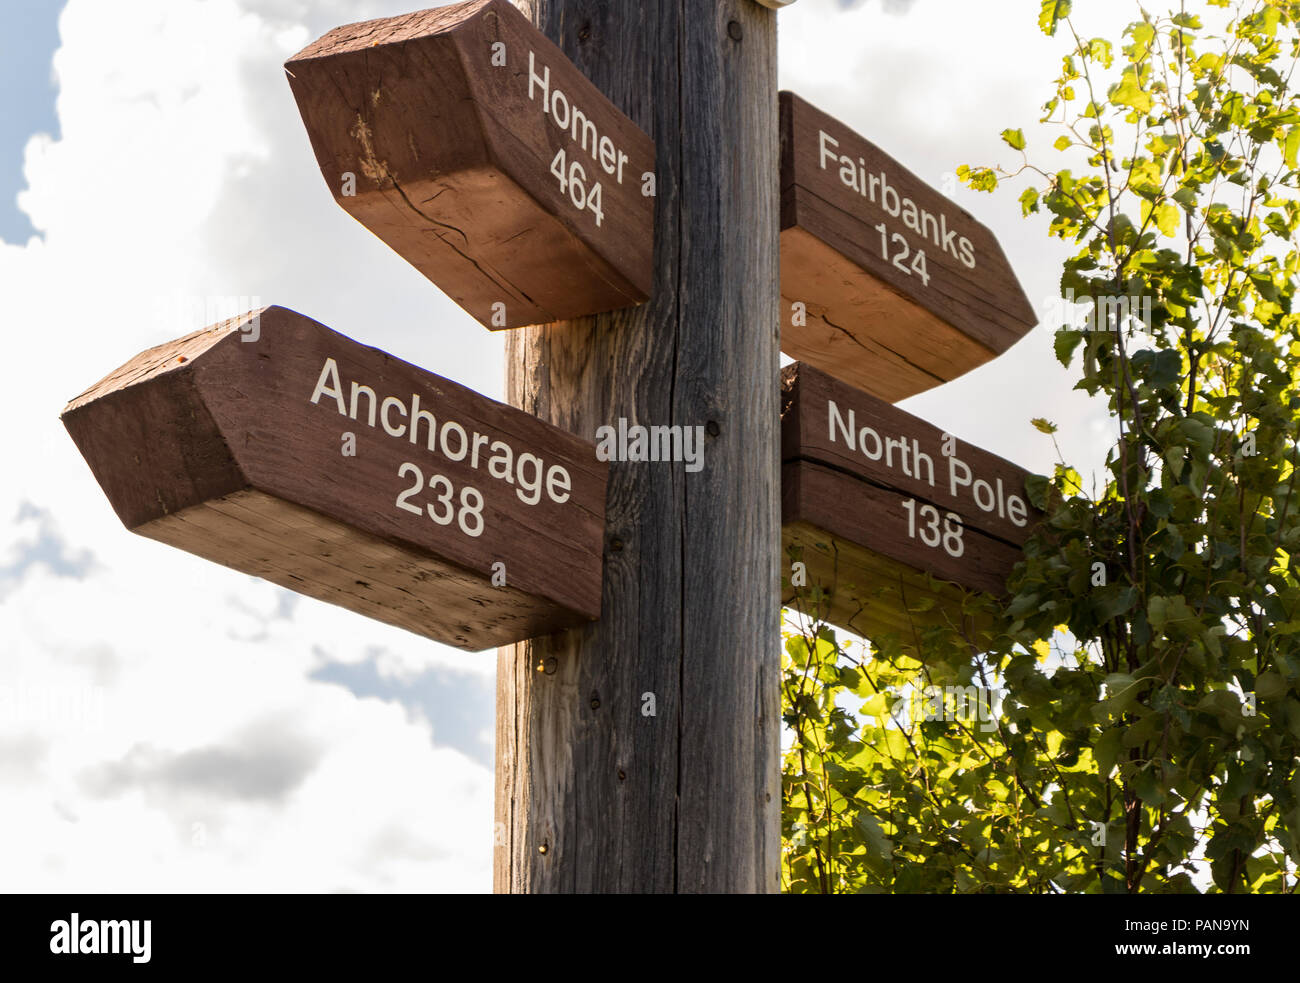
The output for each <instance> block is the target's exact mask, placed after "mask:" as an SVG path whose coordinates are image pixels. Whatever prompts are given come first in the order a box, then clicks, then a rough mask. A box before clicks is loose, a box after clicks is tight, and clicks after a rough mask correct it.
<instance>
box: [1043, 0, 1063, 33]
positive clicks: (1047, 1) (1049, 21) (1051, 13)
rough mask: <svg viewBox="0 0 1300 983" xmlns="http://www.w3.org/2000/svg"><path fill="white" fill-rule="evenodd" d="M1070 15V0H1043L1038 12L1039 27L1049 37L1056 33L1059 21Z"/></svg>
mask: <svg viewBox="0 0 1300 983" xmlns="http://www.w3.org/2000/svg"><path fill="white" fill-rule="evenodd" d="M1069 16H1070V0H1043V2H1042V7H1041V9H1040V10H1039V13H1038V28H1039V30H1041V31H1042V32H1043V33H1044V34H1046V35H1047V36H1048V37H1052V36H1053V35H1055V34H1056V25H1057V22H1058V21H1061V20H1064V19H1065V18H1066V17H1069Z"/></svg>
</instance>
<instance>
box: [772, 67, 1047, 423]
mask: <svg viewBox="0 0 1300 983" xmlns="http://www.w3.org/2000/svg"><path fill="white" fill-rule="evenodd" d="M780 111H781V296H782V307H783V320H782V327H781V350H782V351H784V352H785V353H786V354H787V355H789V356H790V357H792V358H796V359H798V360H800V361H802V362H804V363H805V364H808V365H812V366H814V367H815V368H819V369H822V370H823V371H826V372H830V373H831V374H833V375H835V376H836V377H837V378H840V379H843V380H844V381H845V382H848V383H850V384H851V385H854V386H856V387H858V388H859V389H863V390H865V391H867V392H869V393H871V394H872V395H875V396H878V397H879V398H881V399H883V400H887V401H888V402H891V403H893V402H897V401H899V400H901V399H905V398H906V397H908V396H912V395H915V394H916V393H919V392H922V391H924V390H926V389H930V388H933V387H934V386H937V385H940V384H941V383H944V382H947V381H949V380H951V379H955V378H957V377H958V376H960V375H962V374H963V373H965V372H967V371H969V370H970V369H973V368H975V367H976V366H979V365H982V364H984V363H985V362H987V361H989V360H990V359H992V358H994V357H996V356H997V355H1000V354H1002V353H1003V352H1005V351H1006V350H1007V349H1008V348H1009V347H1011V345H1013V344H1015V342H1016V341H1018V340H1019V339H1020V338H1021V337H1022V336H1024V334H1025V333H1026V332H1028V331H1029V330H1030V329H1031V328H1033V327H1034V325H1035V324H1037V317H1036V316H1035V314H1034V311H1033V308H1032V306H1031V305H1030V303H1029V300H1028V299H1027V298H1026V297H1025V293H1024V290H1023V289H1021V287H1020V283H1019V281H1018V280H1017V279H1016V276H1015V273H1014V272H1013V271H1012V269H1011V266H1010V264H1009V263H1008V262H1007V258H1006V256H1005V254H1004V253H1003V252H1002V249H1001V247H1000V246H999V245H998V243H997V240H996V239H995V238H994V237H993V234H992V233H991V232H990V231H989V230H988V229H987V228H985V227H984V226H983V225H981V224H980V223H979V222H977V221H975V219H974V218H972V217H971V215H970V214H969V213H968V212H966V211H964V210H962V209H961V208H959V207H957V206H956V205H955V204H953V202H951V201H950V200H948V199H947V198H946V197H944V196H943V195H941V194H939V192H937V191H935V190H934V189H932V188H930V187H929V186H928V185H926V184H925V183H924V182H923V181H921V180H920V179H919V178H917V177H916V175H914V174H912V173H911V172H909V171H908V170H907V169H906V168H904V167H903V166H902V165H901V164H899V163H898V162H897V161H896V160H894V159H893V158H892V157H889V156H888V155H887V154H885V153H884V152H883V151H881V150H880V149H879V148H878V147H876V146H874V145H873V144H871V143H869V142H868V141H867V140H866V139H864V138H863V137H862V136H860V135H859V134H857V133H855V132H853V131H852V130H851V129H849V128H848V127H847V126H845V125H844V124H843V123H841V122H839V121H838V120H836V119H834V118H833V117H831V116H828V115H827V114H826V113H823V112H822V111H821V110H819V109H816V108H814V107H813V106H811V105H809V104H808V103H806V102H804V101H803V100H802V99H800V98H799V97H798V96H796V95H794V94H793V93H790V92H782V93H781V94H780Z"/></svg>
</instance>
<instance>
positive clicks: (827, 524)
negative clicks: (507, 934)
mask: <svg viewBox="0 0 1300 983" xmlns="http://www.w3.org/2000/svg"><path fill="white" fill-rule="evenodd" d="M781 448H782V455H781V456H782V462H783V464H782V486H781V487H782V526H783V545H784V547H785V551H786V556H787V561H788V562H787V568H788V567H789V562H793V561H796V560H797V561H798V562H801V563H803V564H804V565H805V573H804V576H805V578H806V585H807V586H821V587H822V588H823V589H824V590H829V591H830V606H829V609H828V611H827V613H826V620H827V621H829V622H831V623H832V624H835V625H838V626H839V627H842V628H846V629H848V630H850V631H853V632H856V633H858V634H864V635H873V634H878V633H879V632H881V631H892V632H897V633H899V635H900V637H901V638H902V639H903V640H904V642H905V644H906V643H910V642H911V640H912V631H913V628H914V626H916V625H922V624H928V623H932V622H934V621H936V620H942V619H950V620H951V621H952V622H953V623H954V624H960V623H961V620H960V619H961V615H960V612H959V611H958V608H957V605H956V604H954V603H953V601H954V600H955V599H957V598H958V597H959V596H960V592H959V591H957V592H954V591H951V590H947V589H944V588H940V589H939V590H938V591H935V590H934V589H933V588H932V586H931V583H930V579H929V578H930V577H933V578H936V579H938V580H940V581H947V582H951V583H952V584H954V585H956V586H958V587H960V588H965V589H968V590H974V591H980V592H984V593H990V594H1003V593H1005V590H1006V581H1007V577H1008V575H1009V574H1010V573H1011V569H1012V567H1014V566H1015V564H1016V561H1017V560H1018V559H1019V558H1020V554H1021V547H1022V546H1023V544H1024V542H1025V539H1026V538H1027V537H1028V535H1029V532H1030V530H1031V528H1032V527H1033V525H1034V524H1035V523H1036V522H1037V521H1038V520H1039V519H1040V518H1041V516H1040V514H1039V513H1038V511H1037V510H1036V509H1034V508H1033V507H1032V506H1030V505H1029V503H1028V500H1027V498H1026V494H1025V479H1026V478H1027V477H1028V472H1026V471H1024V470H1023V469H1021V468H1018V467H1016V466H1015V465H1014V464H1011V463H1010V462H1008V461H1005V460H1003V459H1002V458H1000V457H996V456H994V455H993V454H990V453H988V452H987V451H983V450H980V449H979V448H977V447H971V446H969V445H967V444H963V443H961V442H960V441H958V440H957V438H956V437H954V436H952V435H949V434H945V433H943V432H942V431H940V430H939V429H938V428H936V427H933V426H931V425H930V424H928V423H926V422H925V421H924V420H921V419H920V418H918V417H915V416H912V415H911V414H910V413H905V412H904V411H902V410H899V409H896V408H894V407H893V406H890V405H889V404H888V403H886V402H884V401H882V400H879V399H877V398H875V397H873V396H871V395H869V394H867V393H864V392H861V391H859V390H856V389H854V388H853V387H851V386H848V385H846V384H845V383H843V382H840V381H838V380H837V379H834V378H832V377H830V376H828V375H826V374H825V373H823V372H820V371H818V370H816V369H814V368H811V367H810V366H807V365H803V364H800V363H795V364H794V365H789V366H786V368H785V369H784V370H783V372H782V416H781ZM792 549H793V552H791V551H792ZM786 580H787V581H788V582H791V575H790V574H789V573H787V575H786ZM796 592H797V586H796V584H795V583H794V582H791V583H790V586H789V587H788V588H787V590H786V593H785V597H784V599H783V600H784V601H785V602H786V603H789V602H791V601H793V600H794V599H795V597H796ZM923 599H930V600H925V601H924V603H920V604H918V602H922V600H923ZM922 609H924V610H922Z"/></svg>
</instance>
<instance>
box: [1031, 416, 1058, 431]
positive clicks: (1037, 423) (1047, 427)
mask: <svg viewBox="0 0 1300 983" xmlns="http://www.w3.org/2000/svg"><path fill="white" fill-rule="evenodd" d="M1029 422H1030V423H1031V424H1033V427H1034V429H1035V430H1037V431H1038V432H1039V433H1049V434H1050V433H1056V424H1055V423H1052V422H1050V421H1048V420H1044V419H1043V418H1042V417H1041V416H1036V417H1034V418H1033V419H1032V420H1030V421H1029Z"/></svg>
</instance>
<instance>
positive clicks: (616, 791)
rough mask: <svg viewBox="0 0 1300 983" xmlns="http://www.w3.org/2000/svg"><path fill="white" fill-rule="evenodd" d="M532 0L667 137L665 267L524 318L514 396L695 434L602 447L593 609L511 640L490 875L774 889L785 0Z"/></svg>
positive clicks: (551, 417) (500, 716) (586, 62)
mask: <svg viewBox="0 0 1300 983" xmlns="http://www.w3.org/2000/svg"><path fill="white" fill-rule="evenodd" d="M523 6H524V8H525V9H526V11H527V12H528V13H530V16H531V17H532V19H533V21H534V23H535V24H537V25H538V26H539V27H540V28H541V29H542V30H543V31H544V32H545V33H546V34H547V35H548V36H549V37H550V38H551V39H552V40H554V41H556V42H557V43H558V44H559V45H560V47H561V48H562V49H563V50H564V52H565V53H566V54H567V55H568V56H569V57H570V58H572V59H573V60H574V62H575V63H576V64H577V65H578V67H579V68H580V69H581V70H582V71H583V72H584V73H585V74H586V75H587V77H589V78H590V79H591V80H592V81H593V82H594V83H595V84H596V85H597V86H598V87H599V88H600V89H601V90H602V91H603V92H604V93H605V94H606V95H607V96H608V97H609V98H610V99H611V100H613V102H614V103H615V104H616V105H618V106H619V108H621V109H622V110H623V111H624V112H625V113H627V114H628V115H629V116H630V117H631V118H632V119H633V120H634V121H635V122H636V123H637V124H638V125H639V126H640V127H641V128H642V129H643V130H645V131H646V133H648V134H649V135H650V137H651V138H652V139H653V140H654V141H655V144H656V161H657V166H656V170H657V189H656V190H657V207H656V210H655V269H654V284H653V289H652V291H651V300H650V302H649V303H648V304H646V305H643V306H641V307H636V308H630V309H625V310H621V311H616V312H614V313H610V314H601V315H597V316H595V317H588V318H582V319H580V320H576V321H568V322H562V323H557V324H551V325H545V326H539V327H532V328H526V329H523V330H521V331H519V332H514V333H512V334H511V335H510V336H509V338H508V339H507V379H508V398H509V401H510V402H511V403H513V404H514V405H516V406H519V407H522V408H524V409H527V410H528V411H530V412H532V413H534V414H536V415H538V416H540V417H542V418H543V419H545V420H548V421H550V422H552V423H555V424H558V425H560V426H562V427H564V428H566V429H569V430H571V431H572V432H574V433H576V434H577V435H578V436H580V437H584V438H586V439H596V438H597V437H598V434H597V431H598V429H599V428H601V427H604V426H613V427H617V426H618V425H619V421H620V420H621V419H622V420H626V421H627V424H628V425H629V426H635V425H644V426H684V427H695V426H702V427H703V428H704V433H705V434H706V437H705V452H704V467H703V469H702V470H700V471H698V472H694V473H691V472H688V471H687V470H686V469H685V468H684V467H683V465H682V464H663V463H635V462H616V463H614V465H613V467H612V470H611V474H610V489H609V496H608V501H607V525H606V542H605V549H606V555H605V583H604V598H603V607H602V616H601V620H600V621H599V622H598V623H596V624H594V625H592V626H591V627H589V628H582V629H579V630H574V631H569V632H566V633H563V634H559V635H553V636H549V637H545V638H541V639H537V640H535V641H531V642H527V643H524V644H521V645H516V646H514V647H512V648H506V649H502V650H501V652H500V655H499V663H498V670H497V677H498V682H497V737H496V744H497V752H496V754H497V762H496V771H497V820H498V826H497V831H498V841H497V842H498V846H497V855H496V874H495V887H496V889H497V890H498V891H512V892H561V891H584V892H585V891H656V892H669V891H678V892H697V891H775V890H776V889H777V887H778V864H779V850H780V823H779V816H780V785H779V764H778V759H779V728H780V700H779V690H778V686H779V661H778V660H779V652H780V638H779V617H778V613H779V611H780V598H779V596H778V593H779V584H780V574H779V571H778V568H777V563H778V554H779V550H780V516H779V495H780V478H779V460H778V459H779V439H778V416H779V408H778V393H779V382H778V373H779V359H778V354H777V353H778V316H779V315H778V303H779V271H778V258H779V242H778V229H779V213H778V208H779V197H778V176H779V166H778V136H777V134H778V117H777V90H776V14H775V13H774V11H772V10H768V9H765V8H764V7H762V6H760V5H758V4H756V3H753V2H752V0H692V2H690V3H686V4H682V3H679V2H677V0H642V2H640V3H636V4H624V3H618V4H611V3H605V2H597V0H531V3H528V4H525V5H523ZM529 8H531V9H529Z"/></svg>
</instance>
